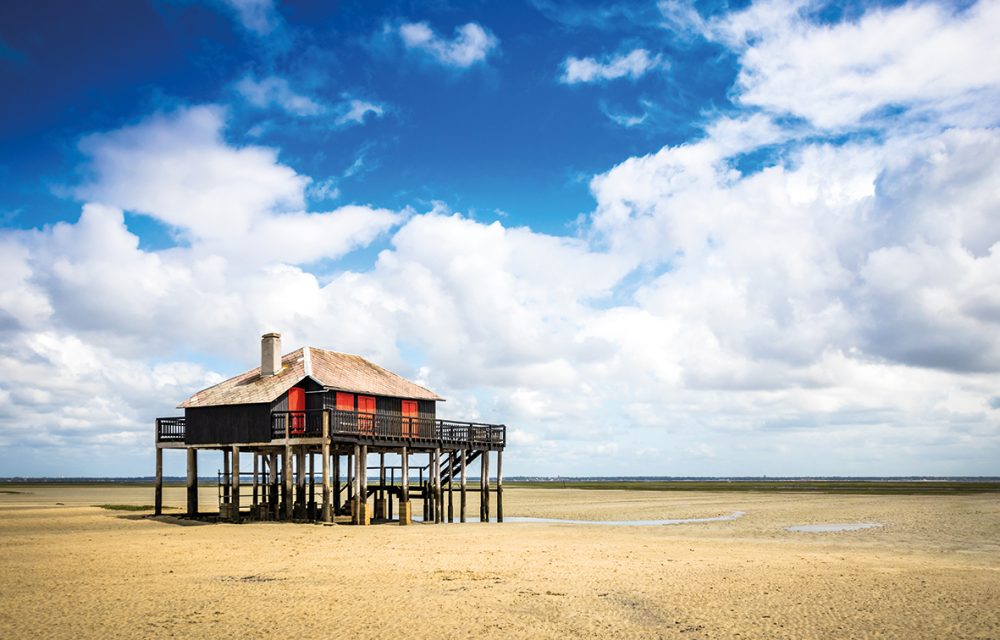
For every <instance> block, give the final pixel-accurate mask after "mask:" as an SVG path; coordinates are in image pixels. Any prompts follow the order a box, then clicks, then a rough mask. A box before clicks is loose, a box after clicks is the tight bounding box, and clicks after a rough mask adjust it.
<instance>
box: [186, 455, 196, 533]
mask: <svg viewBox="0 0 1000 640" xmlns="http://www.w3.org/2000/svg"><path fill="white" fill-rule="evenodd" d="M187 514H188V515H189V516H191V517H192V518H193V517H195V516H197V515H198V450H197V449H195V448H194V447H188V450H187Z"/></svg>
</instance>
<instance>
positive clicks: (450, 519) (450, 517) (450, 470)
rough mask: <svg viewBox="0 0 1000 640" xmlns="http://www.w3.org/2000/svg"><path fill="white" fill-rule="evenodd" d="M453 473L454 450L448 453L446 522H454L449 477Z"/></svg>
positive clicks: (453, 506)
mask: <svg viewBox="0 0 1000 640" xmlns="http://www.w3.org/2000/svg"><path fill="white" fill-rule="evenodd" d="M454 475H455V452H454V451H452V452H450V453H449V454H448V522H455V504H454V502H455V499H454V497H453V495H452V490H451V485H452V482H451V479H452V477H453V476H454Z"/></svg>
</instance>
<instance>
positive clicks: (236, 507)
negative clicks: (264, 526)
mask: <svg viewBox="0 0 1000 640" xmlns="http://www.w3.org/2000/svg"><path fill="white" fill-rule="evenodd" d="M229 519H230V520H232V521H233V522H239V521H240V448H239V446H237V445H233V475H232V494H231V500H230V501H229Z"/></svg>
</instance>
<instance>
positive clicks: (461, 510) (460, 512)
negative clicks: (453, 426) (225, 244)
mask: <svg viewBox="0 0 1000 640" xmlns="http://www.w3.org/2000/svg"><path fill="white" fill-rule="evenodd" d="M458 453H459V454H460V455H461V456H462V459H461V460H460V461H459V462H460V463H461V464H462V479H461V495H460V496H459V505H458V521H459V522H465V480H466V475H465V458H466V456H467V454H468V450H466V449H462V450H461V451H459V452H458Z"/></svg>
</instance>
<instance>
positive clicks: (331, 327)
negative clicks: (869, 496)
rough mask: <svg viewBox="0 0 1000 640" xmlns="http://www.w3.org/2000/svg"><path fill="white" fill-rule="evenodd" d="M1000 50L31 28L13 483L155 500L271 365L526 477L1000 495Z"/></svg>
mask: <svg viewBox="0 0 1000 640" xmlns="http://www.w3.org/2000/svg"><path fill="white" fill-rule="evenodd" d="M998 16H1000V8H998V4H997V3H996V2H970V3H935V2H921V3H897V2H891V3H876V2H847V3H825V2H805V1H792V2H774V1H772V2H755V3H743V2H739V3H737V2H733V3H726V2H709V3H690V2H685V1H684V0H664V1H661V2H635V3H592V4H585V3H555V2H545V1H543V0H537V1H535V2H505V3H489V2H481V3H449V2H435V3H412V4H411V3H369V2H366V3H323V2H316V3H310V2H294V3H285V4H281V3H272V2H270V1H269V0H220V1H218V2H187V1H184V2H94V3H69V4H66V3H44V2H38V3H30V4H24V3H8V4H6V5H4V6H2V7H0V91H2V95H4V96H6V99H5V100H3V101H0V225H2V226H0V248H2V254H0V255H2V256H3V257H2V262H0V270H2V273H3V274H4V278H3V283H0V359H2V363H3V369H2V370H3V373H0V399H2V401H3V404H2V406H3V409H2V411H0V447H2V450H0V475H17V474H20V475H36V474H37V475H91V474H95V475H107V474H111V475H117V474H125V475H134V474H147V473H148V472H149V468H150V467H151V465H150V462H151V458H152V453H151V447H149V441H150V437H151V436H150V433H151V421H152V419H153V418H154V417H155V416H157V415H170V414H172V413H174V412H175V410H174V409H172V407H173V406H174V405H175V404H176V403H177V402H179V401H180V400H182V399H183V398H184V397H186V396H187V395H188V394H189V393H191V392H193V391H195V390H197V389H199V388H201V387H203V386H206V385H207V384H209V383H211V382H213V381H216V380H218V379H221V378H222V377H228V376H229V375H232V374H234V373H237V372H239V371H242V370H244V369H245V368H248V367H249V366H253V364H254V363H255V361H256V358H257V356H258V354H257V340H258V337H259V335H260V333H262V332H264V331H270V330H276V331H280V332H281V333H282V334H283V335H284V336H285V345H286V347H287V348H288V350H291V349H293V348H296V347H297V346H300V345H301V344H311V345H314V346H319V347H325V348H331V349H336V350H343V351H350V352H355V353H361V354H363V355H365V356H368V357H370V358H372V359H373V360H375V361H377V362H380V363H382V364H384V365H386V366H389V367H390V368H393V369H395V370H398V371H399V372H400V373H403V374H405V375H408V376H410V377H413V378H416V379H419V380H421V381H422V382H424V383H425V384H427V385H428V386H430V387H431V388H433V389H435V390H436V391H438V392H439V393H441V394H442V395H444V396H445V397H447V398H449V402H448V403H447V404H446V405H445V407H444V409H443V411H442V413H443V414H445V415H446V416H449V417H455V418H478V419H483V420H490V421H497V422H505V423H507V424H509V425H511V427H512V446H511V456H510V457H509V459H510V462H509V463H508V465H507V466H508V468H509V471H510V473H513V474H515V475H519V474H530V475H547V474H553V475H554V474H564V475H598V474H629V473H636V474H642V475H727V474H739V475H755V474H767V475H795V474H810V475H851V474H861V475H889V474H943V475H948V474H958V475H976V474H996V473H997V472H998V467H997V460H1000V391H998V389H1000V384H998V382H1000V376H998V371H1000V293H998V289H997V286H996V282H998V281H1000V256H998V255H996V254H997V249H996V247H997V244H996V243H997V241H998V240H1000V213H998V212H1000V195H998V194H997V192H996V190H995V187H994V186H993V185H995V183H996V179H997V177H998V176H997V171H998V167H1000V156H998V150H1000V133H998V131H997V128H996V127H997V120H998V115H1000V113H998V108H997V106H996V105H997V104H1000V100H998V98H1000V95H998V94H1000V63H997V62H996V60H1000V51H998V50H997V47H998V45H997V43H996V42H995V40H996V39H995V37H994V36H993V34H994V33H995V32H996V28H997V27H998V26H1000V18H998ZM994 54H996V55H994ZM167 462H168V470H169V469H174V470H179V469H180V464H182V462H181V461H179V460H178V461H170V460H168V461H167ZM172 465H173V466H172Z"/></svg>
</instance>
